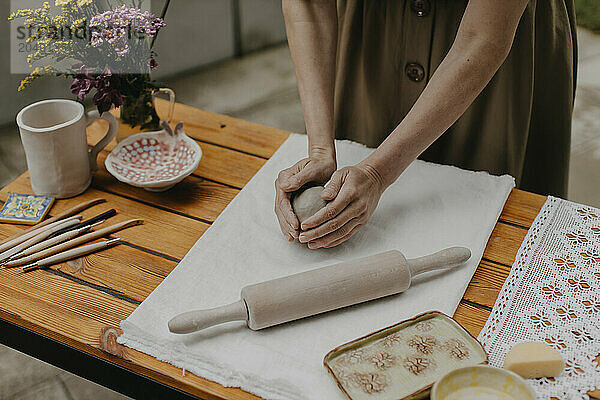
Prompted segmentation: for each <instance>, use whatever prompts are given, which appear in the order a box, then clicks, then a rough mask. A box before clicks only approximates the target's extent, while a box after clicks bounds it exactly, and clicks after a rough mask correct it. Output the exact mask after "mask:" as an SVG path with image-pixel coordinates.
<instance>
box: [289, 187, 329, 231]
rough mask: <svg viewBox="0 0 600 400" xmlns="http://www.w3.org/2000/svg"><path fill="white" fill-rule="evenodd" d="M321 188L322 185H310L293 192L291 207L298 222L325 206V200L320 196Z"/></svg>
mask: <svg viewBox="0 0 600 400" xmlns="http://www.w3.org/2000/svg"><path fill="white" fill-rule="evenodd" d="M323 189H324V187H323V186H312V187H309V188H308V189H306V190H303V191H301V192H297V193H295V194H294V196H293V198H292V207H293V208H294V212H295V213H296V216H297V217H298V221H300V223H303V222H304V221H306V220H307V219H308V218H309V217H312V216H313V215H314V214H315V213H316V212H317V211H319V210H320V209H321V208H323V207H325V205H326V204H327V202H326V201H325V200H323V199H322V198H321V193H322V192H323Z"/></svg>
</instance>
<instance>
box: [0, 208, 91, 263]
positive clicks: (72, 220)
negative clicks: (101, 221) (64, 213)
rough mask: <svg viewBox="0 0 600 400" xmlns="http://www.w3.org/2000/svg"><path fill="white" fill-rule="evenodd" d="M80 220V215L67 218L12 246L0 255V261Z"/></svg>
mask: <svg viewBox="0 0 600 400" xmlns="http://www.w3.org/2000/svg"><path fill="white" fill-rule="evenodd" d="M80 218H81V215H78V216H77V217H73V218H68V219H67V220H65V221H61V222H60V223H58V224H57V225H56V226H53V227H52V228H49V229H46V230H44V231H42V232H40V233H38V234H37V235H35V236H34V237H32V238H30V239H28V240H26V241H24V242H23V243H21V244H18V245H16V246H14V247H12V248H11V249H9V250H6V251H5V252H4V253H2V254H0V260H4V259H6V258H8V257H10V256H12V255H13V254H17V253H19V252H20V251H22V250H25V249H26V248H28V247H30V246H33V245H34V244H38V243H39V242H42V241H44V240H46V238H47V237H48V236H50V235H52V234H53V233H54V232H56V231H59V230H61V229H63V228H68V227H70V226H73V225H77V224H78V223H79V222H81V219H80Z"/></svg>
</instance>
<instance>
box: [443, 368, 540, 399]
mask: <svg viewBox="0 0 600 400" xmlns="http://www.w3.org/2000/svg"><path fill="white" fill-rule="evenodd" d="M471 399H473V400H475V399H487V400H535V399H536V395H535V393H534V391H533V389H532V388H531V386H529V384H528V383H527V382H526V381H525V380H524V379H523V378H521V377H520V376H519V375H517V374H515V373H514V372H511V371H508V370H505V369H501V368H494V367H490V366H487V365H478V366H474V367H465V368H460V369H456V370H454V371H451V372H449V373H448V374H446V375H444V376H443V377H442V378H441V379H440V380H438V381H437V382H436V383H435V384H434V385H433V389H432V390H431V400H471Z"/></svg>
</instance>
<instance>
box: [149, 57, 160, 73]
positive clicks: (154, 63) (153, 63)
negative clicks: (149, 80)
mask: <svg viewBox="0 0 600 400" xmlns="http://www.w3.org/2000/svg"><path fill="white" fill-rule="evenodd" d="M148 68H150V70H151V71H153V70H155V69H156V68H158V61H156V59H155V58H154V57H152V58H151V59H149V60H148Z"/></svg>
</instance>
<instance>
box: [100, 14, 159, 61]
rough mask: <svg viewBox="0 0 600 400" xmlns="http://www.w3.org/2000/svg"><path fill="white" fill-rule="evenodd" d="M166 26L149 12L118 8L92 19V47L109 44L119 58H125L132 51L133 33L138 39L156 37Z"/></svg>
mask: <svg viewBox="0 0 600 400" xmlns="http://www.w3.org/2000/svg"><path fill="white" fill-rule="evenodd" d="M164 26H165V23H164V21H163V20H162V19H161V18H158V17H156V16H154V14H152V13H150V12H149V11H143V12H142V11H141V10H140V9H138V8H129V7H127V6H121V7H117V8H115V9H114V10H109V11H105V12H103V13H100V14H98V15H96V16H94V17H93V18H92V19H91V21H90V29H91V31H92V40H91V45H92V46H94V47H99V46H101V45H102V44H104V43H108V44H109V45H110V46H111V47H112V49H113V50H114V52H115V53H116V55H117V56H118V57H123V56H125V55H127V54H128V53H129V51H130V47H129V44H128V40H129V39H130V38H131V35H132V33H133V34H135V35H137V36H138V37H143V35H148V36H149V37H154V36H156V34H157V33H158V30H159V29H160V28H163V27H164Z"/></svg>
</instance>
